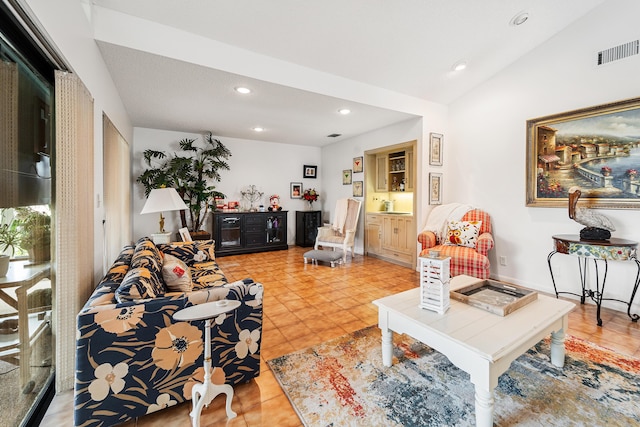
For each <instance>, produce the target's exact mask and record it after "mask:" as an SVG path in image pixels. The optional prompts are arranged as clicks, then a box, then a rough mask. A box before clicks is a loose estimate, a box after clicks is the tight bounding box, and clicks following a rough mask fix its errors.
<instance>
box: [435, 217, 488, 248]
mask: <svg viewBox="0 0 640 427" xmlns="http://www.w3.org/2000/svg"><path fill="white" fill-rule="evenodd" d="M481 226H482V221H449V224H448V225H447V234H446V235H445V236H444V244H445V245H456V246H466V247H468V248H475V247H476V241H477V240H478V236H479V235H480V227H481Z"/></svg>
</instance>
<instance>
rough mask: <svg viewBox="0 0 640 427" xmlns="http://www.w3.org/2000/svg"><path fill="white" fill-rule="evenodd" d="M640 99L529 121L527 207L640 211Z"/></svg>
mask: <svg viewBox="0 0 640 427" xmlns="http://www.w3.org/2000/svg"><path fill="white" fill-rule="evenodd" d="M638 171H640V98H634V99H629V100H625V101H619V102H614V103H611V104H605V105H599V106H595V107H589V108H585V109H582V110H576V111H570V112H567V113H561V114H555V115H552V116H546V117H541V118H537V119H532V120H528V121H527V199H526V200H527V206H535V207H567V205H568V194H569V189H570V188H572V187H579V188H580V190H581V191H582V196H581V198H580V203H581V204H584V205H586V206H589V207H594V208H613V209H625V208H635V209H638V208H640V179H639V178H640V177H639V176H638Z"/></svg>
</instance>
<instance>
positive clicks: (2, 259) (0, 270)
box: [0, 255, 11, 277]
mask: <svg viewBox="0 0 640 427" xmlns="http://www.w3.org/2000/svg"><path fill="white" fill-rule="evenodd" d="M10 260H11V257H10V256H9V255H0V277H5V276H6V275H7V272H8V271H9V261H10Z"/></svg>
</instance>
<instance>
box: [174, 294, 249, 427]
mask: <svg viewBox="0 0 640 427" xmlns="http://www.w3.org/2000/svg"><path fill="white" fill-rule="evenodd" d="M238 307H240V301H236V300H220V301H211V302H207V303H204V304H198V305H194V306H191V307H188V308H185V309H182V310H180V311H177V312H176V313H174V315H173V318H174V319H175V320H179V321H185V322H193V321H196V320H204V321H205V322H204V382H203V383H202V384H196V385H194V386H193V389H192V390H191V400H192V401H193V410H192V411H191V413H190V414H189V415H190V416H191V421H192V423H193V427H200V413H201V412H202V407H203V406H209V403H211V401H212V400H213V399H214V398H215V397H216V396H217V395H219V394H221V393H224V394H226V395H227V405H226V409H227V417H228V418H235V417H236V415H237V414H236V413H235V412H233V411H232V410H231V401H232V400H233V387H231V386H230V385H229V384H214V383H212V382H211V319H213V318H214V317H216V316H219V315H221V314H223V313H228V312H230V311H233V310H235V309H236V308H238Z"/></svg>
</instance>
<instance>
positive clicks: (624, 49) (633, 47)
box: [598, 40, 640, 65]
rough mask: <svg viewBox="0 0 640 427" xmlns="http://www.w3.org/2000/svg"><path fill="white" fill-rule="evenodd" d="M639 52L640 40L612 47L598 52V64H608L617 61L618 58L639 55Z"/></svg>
mask: <svg viewBox="0 0 640 427" xmlns="http://www.w3.org/2000/svg"><path fill="white" fill-rule="evenodd" d="M638 53H640V40H634V41H632V42H629V43H624V44H621V45H619V46H614V47H610V48H609V49H605V50H603V51H600V52H598V65H603V64H607V63H609V62H613V61H617V60H618V59H622V58H626V57H628V56H633V55H637V54H638Z"/></svg>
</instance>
